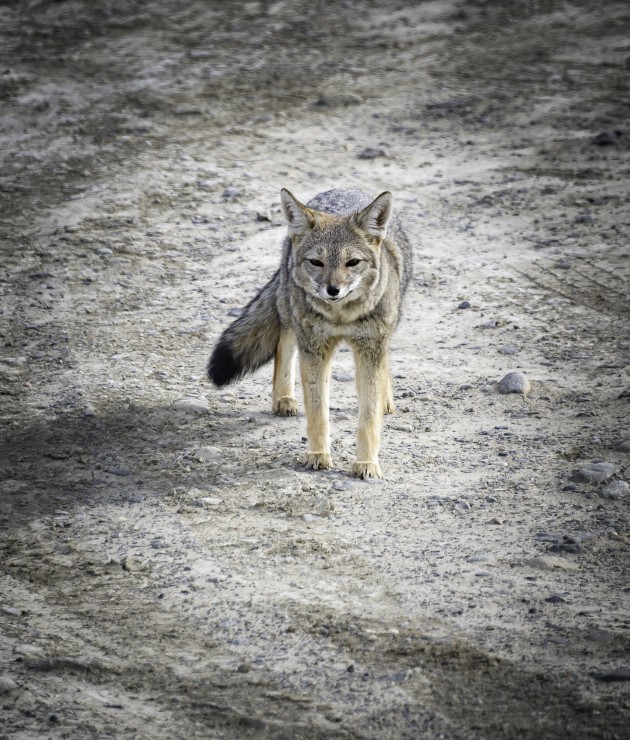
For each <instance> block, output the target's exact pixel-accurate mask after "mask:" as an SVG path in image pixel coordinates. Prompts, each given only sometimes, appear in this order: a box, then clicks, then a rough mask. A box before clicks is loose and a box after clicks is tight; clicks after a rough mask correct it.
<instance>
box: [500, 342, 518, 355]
mask: <svg viewBox="0 0 630 740" xmlns="http://www.w3.org/2000/svg"><path fill="white" fill-rule="evenodd" d="M518 352H520V349H519V348H518V347H517V346H516V345H515V344H506V345H505V346H504V347H501V348H500V349H499V354H500V355H515V354H517V353H518Z"/></svg>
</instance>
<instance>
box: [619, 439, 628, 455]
mask: <svg viewBox="0 0 630 740" xmlns="http://www.w3.org/2000/svg"><path fill="white" fill-rule="evenodd" d="M617 449H618V450H619V452H630V440H628V441H626V442H622V443H621V444H620V445H619V446H618V447H617Z"/></svg>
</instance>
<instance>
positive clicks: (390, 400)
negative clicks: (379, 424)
mask: <svg viewBox="0 0 630 740" xmlns="http://www.w3.org/2000/svg"><path fill="white" fill-rule="evenodd" d="M394 411H396V406H395V405H394V384H393V381H392V372H391V370H390V368H389V357H388V358H387V387H386V393H385V413H386V414H393V413H394Z"/></svg>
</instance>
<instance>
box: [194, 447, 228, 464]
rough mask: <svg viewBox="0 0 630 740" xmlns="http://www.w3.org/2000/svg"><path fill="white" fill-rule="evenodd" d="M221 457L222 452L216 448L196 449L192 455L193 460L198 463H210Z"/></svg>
mask: <svg viewBox="0 0 630 740" xmlns="http://www.w3.org/2000/svg"><path fill="white" fill-rule="evenodd" d="M222 455H223V452H222V451H221V450H220V449H219V448H218V447H211V446H208V447H198V448H197V449H196V450H195V454H194V455H193V457H194V459H195V460H197V461H198V462H210V461H211V460H218V459H219V458H220V457H221V456H222Z"/></svg>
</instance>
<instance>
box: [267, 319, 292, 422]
mask: <svg viewBox="0 0 630 740" xmlns="http://www.w3.org/2000/svg"><path fill="white" fill-rule="evenodd" d="M296 356H297V342H296V338H295V334H294V333H293V332H292V331H291V330H290V329H282V331H281V332H280V339H279V340H278V345H277V347H276V354H275V360H274V368H273V394H272V404H271V411H272V412H273V413H274V414H275V415H276V416H297V399H296V397H295V358H296Z"/></svg>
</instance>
